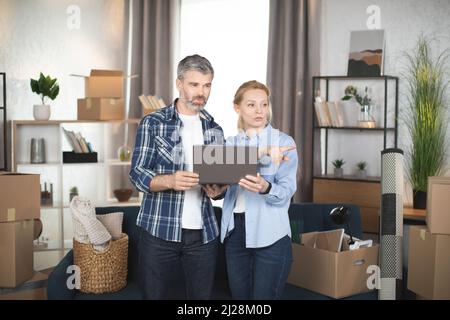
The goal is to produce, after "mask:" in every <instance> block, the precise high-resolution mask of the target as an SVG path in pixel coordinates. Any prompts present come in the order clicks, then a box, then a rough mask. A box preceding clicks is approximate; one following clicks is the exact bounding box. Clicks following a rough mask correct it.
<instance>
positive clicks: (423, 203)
mask: <svg viewBox="0 0 450 320" xmlns="http://www.w3.org/2000/svg"><path fill="white" fill-rule="evenodd" d="M413 208H414V209H426V208H427V193H426V192H425V191H417V190H414V191H413Z"/></svg>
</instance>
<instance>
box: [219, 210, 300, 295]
mask: <svg viewBox="0 0 450 320" xmlns="http://www.w3.org/2000/svg"><path fill="white" fill-rule="evenodd" d="M225 255H226V259H227V269H228V281H229V285H230V289H231V296H232V298H233V299H238V300H249V299H255V300H274V299H280V297H281V295H282V293H283V290H284V286H285V283H286V280H287V277H288V275H289V271H290V269H291V264H292V247H291V238H290V237H289V236H287V235H286V236H285V237H283V238H281V239H280V240H278V241H277V242H275V243H274V244H272V245H270V246H267V247H264V248H246V247H245V218H244V216H243V215H242V216H241V215H235V218H234V230H233V231H232V232H231V234H230V235H229V236H228V237H227V238H226V240H225Z"/></svg>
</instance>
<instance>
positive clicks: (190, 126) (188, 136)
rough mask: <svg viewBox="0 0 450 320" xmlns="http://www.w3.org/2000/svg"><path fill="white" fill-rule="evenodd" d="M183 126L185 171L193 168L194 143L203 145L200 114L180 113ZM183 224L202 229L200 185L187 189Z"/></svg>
mask: <svg viewBox="0 0 450 320" xmlns="http://www.w3.org/2000/svg"><path fill="white" fill-rule="evenodd" d="M178 115H179V117H180V119H181V121H182V122H183V126H182V127H181V130H180V135H181V141H182V144H183V152H184V164H185V169H184V170H185V171H191V172H192V170H193V167H194V166H193V163H194V161H193V159H194V155H193V153H192V151H193V150H192V149H193V146H194V145H202V144H204V141H203V129H202V122H201V121H200V117H199V115H195V116H190V115H185V114H181V113H179V114H178ZM181 226H182V228H183V229H202V228H203V224H202V197H201V187H200V185H198V186H196V187H194V188H192V189H190V190H187V191H185V193H184V203H183V210H182V214H181Z"/></svg>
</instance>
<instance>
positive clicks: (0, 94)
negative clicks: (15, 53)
mask: <svg viewBox="0 0 450 320" xmlns="http://www.w3.org/2000/svg"><path fill="white" fill-rule="evenodd" d="M3 170H6V74H5V73H4V72H0V171H3Z"/></svg>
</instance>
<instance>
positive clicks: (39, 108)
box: [33, 104, 50, 120]
mask: <svg viewBox="0 0 450 320" xmlns="http://www.w3.org/2000/svg"><path fill="white" fill-rule="evenodd" d="M33 117H34V119H35V120H48V119H50V106H49V105H47V104H35V105H34V106H33Z"/></svg>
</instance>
